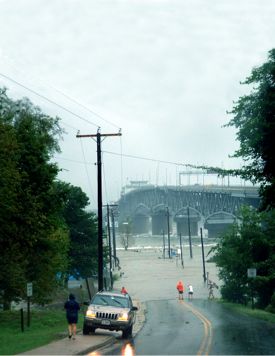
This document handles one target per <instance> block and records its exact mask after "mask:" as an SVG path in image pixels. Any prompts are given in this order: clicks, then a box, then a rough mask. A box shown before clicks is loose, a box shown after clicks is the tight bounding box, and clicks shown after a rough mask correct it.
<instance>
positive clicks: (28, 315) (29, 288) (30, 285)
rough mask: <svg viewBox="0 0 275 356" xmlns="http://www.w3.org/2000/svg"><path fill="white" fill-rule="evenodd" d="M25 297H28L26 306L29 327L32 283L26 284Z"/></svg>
mask: <svg viewBox="0 0 275 356" xmlns="http://www.w3.org/2000/svg"><path fill="white" fill-rule="evenodd" d="M27 297H28V306H27V308H28V309H27V325H28V326H30V319H31V318H30V299H31V297H32V283H27Z"/></svg>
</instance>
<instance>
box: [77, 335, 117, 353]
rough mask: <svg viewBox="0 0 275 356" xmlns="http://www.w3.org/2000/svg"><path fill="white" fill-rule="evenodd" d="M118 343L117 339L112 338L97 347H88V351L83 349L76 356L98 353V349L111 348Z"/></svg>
mask: <svg viewBox="0 0 275 356" xmlns="http://www.w3.org/2000/svg"><path fill="white" fill-rule="evenodd" d="M115 341H116V338H115V337H114V336H110V337H109V338H108V339H107V340H105V341H103V342H101V343H98V344H96V345H92V346H89V347H87V348H86V349H82V350H81V351H79V352H78V353H76V354H75V355H84V354H86V353H88V352H92V351H96V350H98V349H101V348H102V347H106V346H111V345H112V344H114V343H115Z"/></svg>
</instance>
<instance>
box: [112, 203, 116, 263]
mask: <svg viewBox="0 0 275 356" xmlns="http://www.w3.org/2000/svg"><path fill="white" fill-rule="evenodd" d="M111 206H117V205H111ZM111 218H112V232H113V249H114V251H113V254H114V260H115V266H116V227H115V217H114V211H113V209H111Z"/></svg>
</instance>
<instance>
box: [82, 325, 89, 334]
mask: <svg viewBox="0 0 275 356" xmlns="http://www.w3.org/2000/svg"><path fill="white" fill-rule="evenodd" d="M89 332H90V328H89V326H87V325H86V324H84V325H83V335H89Z"/></svg>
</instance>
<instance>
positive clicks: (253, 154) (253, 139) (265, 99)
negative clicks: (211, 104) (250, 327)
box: [212, 49, 275, 313]
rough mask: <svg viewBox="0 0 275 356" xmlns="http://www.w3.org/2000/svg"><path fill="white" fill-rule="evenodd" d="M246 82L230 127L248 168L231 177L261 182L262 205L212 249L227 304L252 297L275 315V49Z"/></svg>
mask: <svg viewBox="0 0 275 356" xmlns="http://www.w3.org/2000/svg"><path fill="white" fill-rule="evenodd" d="M242 84H246V85H248V86H249V88H252V89H251V93H250V94H248V95H244V96H242V97H241V98H239V100H238V101H237V102H236V103H235V106H234V108H233V110H232V112H231V113H230V114H232V115H233V116H234V117H233V119H232V120H231V121H230V122H229V124H228V126H233V127H235V128H236V129H237V139H238V141H239V143H240V148H239V149H238V150H237V151H236V152H235V153H234V157H240V158H242V159H243V160H244V162H245V165H244V166H243V167H242V168H241V169H239V170H233V171H231V172H227V173H231V174H235V175H237V176H241V177H242V178H245V179H247V180H250V181H252V182H253V183H255V184H259V185H260V197H261V205H260V209H259V211H256V210H255V209H253V208H252V207H251V208H249V207H246V208H243V209H242V210H241V211H240V212H239V215H238V221H237V222H236V223H235V224H234V225H233V226H232V228H231V229H229V230H228V232H227V233H225V234H223V235H222V236H221V238H220V239H219V241H218V244H217V246H216V247H214V248H213V249H212V252H214V257H213V258H212V260H213V261H214V262H216V264H217V266H218V267H219V270H220V272H219V276H220V279H221V280H222V281H223V285H222V287H221V295H222V298H223V299H224V300H226V301H229V302H235V303H241V304H244V305H245V304H247V302H248V300H249V298H250V296H251V295H252V296H253V303H254V302H255V306H256V307H258V308H262V309H266V310H267V311H268V312H271V313H275V140H274V137H275V49H272V50H271V51H270V52H269V54H268V61H267V62H266V63H264V64H263V65H262V66H260V67H257V68H254V69H253V70H252V72H251V75H250V76H249V77H248V78H247V79H246V80H245V81H244V83H242ZM224 173H225V172H224ZM227 173H226V174H227ZM248 269H256V276H255V277H252V278H251V276H248V273H247V270H248ZM244 310H245V309H244Z"/></svg>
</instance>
